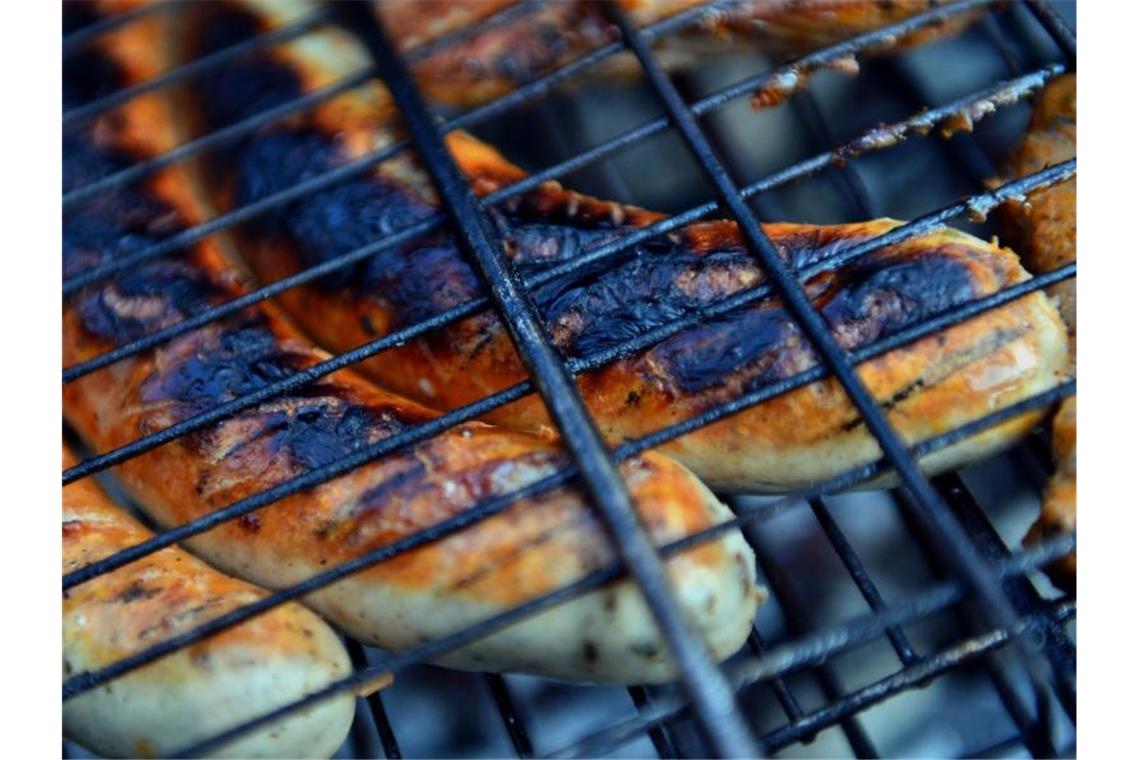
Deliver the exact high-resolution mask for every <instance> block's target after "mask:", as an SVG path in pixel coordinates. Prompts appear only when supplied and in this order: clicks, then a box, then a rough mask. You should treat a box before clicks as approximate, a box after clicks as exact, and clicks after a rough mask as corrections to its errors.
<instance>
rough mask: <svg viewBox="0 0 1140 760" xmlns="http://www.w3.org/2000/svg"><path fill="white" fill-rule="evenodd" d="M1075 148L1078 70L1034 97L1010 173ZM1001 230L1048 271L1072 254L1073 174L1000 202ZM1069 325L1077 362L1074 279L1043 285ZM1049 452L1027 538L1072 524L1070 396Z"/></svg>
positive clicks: (1070, 572)
mask: <svg viewBox="0 0 1140 760" xmlns="http://www.w3.org/2000/svg"><path fill="white" fill-rule="evenodd" d="M1076 155H1077V75H1076V74H1067V75H1065V76H1063V77H1058V78H1057V79H1055V80H1054V81H1053V82H1051V83H1050V84H1049V86H1048V87H1046V88H1045V89H1044V90H1043V91H1042V92H1041V95H1040V97H1039V98H1038V99H1037V105H1036V106H1035V107H1034V110H1033V117H1032V118H1031V119H1030V122H1029V130H1028V132H1027V133H1026V135H1025V139H1024V140H1023V141H1022V143H1021V145H1019V146H1018V148H1017V150H1016V152H1015V153H1014V155H1013V157H1012V159H1011V161H1010V165H1009V167H1008V172H1007V173H1008V175H1009V177H1010V178H1011V179H1016V178H1017V177H1024V176H1025V175H1027V174H1032V173H1033V172H1037V171H1040V170H1042V169H1044V168H1045V167H1047V166H1052V165H1053V164H1058V163H1061V162H1063V161H1068V160H1069V159H1072V158H1075V157H1076ZM1002 219H1003V221H1004V223H1005V227H1006V230H1007V234H1008V235H1009V236H1010V238H1011V239H1013V240H1014V241H1016V244H1017V245H1018V247H1019V249H1020V250H1021V252H1022V254H1021V255H1022V259H1023V260H1024V261H1025V266H1026V267H1027V268H1028V269H1029V270H1030V271H1032V272H1038V273H1042V272H1048V271H1050V270H1052V269H1056V268H1057V267H1061V266H1064V265H1065V264H1070V263H1072V262H1074V261H1076V260H1077V180H1076V179H1075V178H1074V179H1070V180H1067V181H1065V182H1062V183H1061V184H1059V185H1056V186H1055V187H1051V188H1048V189H1046V190H1043V191H1040V192H1037V193H1034V194H1033V195H1032V196H1030V198H1029V202H1028V203H1009V204H1006V205H1005V206H1003V207H1002ZM1049 293H1050V295H1051V296H1052V297H1053V298H1055V299H1056V300H1057V305H1058V306H1059V307H1060V310H1061V316H1062V317H1063V318H1064V320H1065V324H1066V326H1067V327H1068V329H1069V346H1070V351H1069V359H1070V365H1071V369H1073V370H1075V369H1076V348H1077V281H1076V279H1075V278H1070V279H1068V280H1063V281H1061V282H1059V283H1057V284H1056V285H1053V286H1052V287H1050V288H1049ZM1053 458H1054V462H1055V464H1056V471H1055V472H1054V474H1053V478H1052V480H1051V481H1050V482H1049V486H1048V487H1047V488H1046V489H1045V494H1044V505H1043V507H1042V509H1041V516H1040V517H1039V518H1038V519H1037V522H1036V523H1034V525H1033V527H1032V528H1030V530H1029V533H1028V535H1027V536H1026V541H1028V542H1031V543H1032V542H1034V541H1038V540H1040V539H1041V538H1043V537H1046V536H1053V535H1059V534H1062V533H1071V532H1072V531H1074V530H1076V527H1077V401H1076V399H1075V398H1073V399H1068V400H1066V401H1065V403H1064V404H1062V405H1061V409H1060V410H1059V411H1058V412H1057V416H1056V417H1055V418H1054V419H1053ZM1076 572H1077V555H1076V554H1075V553H1074V554H1072V555H1070V556H1068V557H1066V558H1064V559H1063V560H1061V561H1059V562H1057V563H1055V564H1054V565H1052V566H1051V567H1050V568H1049V577H1050V578H1051V579H1052V580H1053V582H1054V583H1055V584H1056V585H1057V586H1058V587H1059V588H1063V589H1065V590H1066V591H1075V590H1076V583H1077V579H1076Z"/></svg>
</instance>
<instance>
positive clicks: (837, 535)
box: [808, 498, 922, 665]
mask: <svg viewBox="0 0 1140 760" xmlns="http://www.w3.org/2000/svg"><path fill="white" fill-rule="evenodd" d="M808 505H809V506H810V507H811V511H812V514H814V515H815V519H816V520H817V521H818V522H819V525H820V527H821V528H823V532H824V534H825V535H826V536H827V540H828V541H829V542H831V546H832V548H834V549H835V553H836V554H837V555H838V556H839V559H840V561H841V562H842V563H843V567H844V568H846V570H847V573H848V574H849V575H850V576H851V580H852V581H854V582H855V585H856V587H858V589H859V593H860V594H862V596H863V599H865V600H866V602H867V606H869V607H870V608H871V609H872V610H873V611H874V612H882V611H883V610H885V609H886V607H887V604H886V602H885V601H884V600H883V595H882V594H880V593H879V589H878V587H877V586H875V582H874V581H872V580H871V576H870V574H869V573H868V572H867V568H865V567H864V566H863V563H862V562H861V561H860V560H859V555H858V554H856V553H855V547H853V546H851V542H850V541H848V540H847V537H846V536H845V535H843V531H841V530H840V529H839V525H838V524H837V523H836V522H835V518H834V517H832V516H831V512H830V511H828V509H827V505H826V504H824V503H823V500H822V499H818V498H816V499H809V500H808ZM887 638H888V639H890V641H891V646H892V647H894V650H895V653H896V654H898V656H899V660H901V661H902V663H903V665H913V664H914V663H915V662H917V661H918V660H920V659H922V658H921V657H919V655H918V653H917V652H915V651H914V647H913V646H911V643H910V641H909V640H908V639H907V636H906V634H905V633H903V631H902V629H901V628H898V627H897V626H896V627H891V628H888V629H887Z"/></svg>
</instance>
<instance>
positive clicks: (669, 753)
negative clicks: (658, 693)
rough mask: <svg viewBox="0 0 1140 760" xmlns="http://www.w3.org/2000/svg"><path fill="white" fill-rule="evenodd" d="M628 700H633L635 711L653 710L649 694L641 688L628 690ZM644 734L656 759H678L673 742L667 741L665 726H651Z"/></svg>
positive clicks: (634, 687)
mask: <svg viewBox="0 0 1140 760" xmlns="http://www.w3.org/2000/svg"><path fill="white" fill-rule="evenodd" d="M629 696H630V699H632V700H633V706H634V707H636V708H637V711H638V712H639V713H640V712H643V711H645V710H652V709H653V701H652V700H651V699H650V698H649V692H648V691H646V690H645V688H643V687H641V686H631V687H630V688H629ZM646 733H647V734H648V735H649V741H650V742H652V743H653V749H655V750H656V751H657V756H658V757H678V756H679V754H678V753H677V751H676V750H675V749H674V748H673V742H672V741H671V740H670V739H669V735H668V734H667V733H666V731H665V726H653V727H652V728H650V729H649V730H648V731H646Z"/></svg>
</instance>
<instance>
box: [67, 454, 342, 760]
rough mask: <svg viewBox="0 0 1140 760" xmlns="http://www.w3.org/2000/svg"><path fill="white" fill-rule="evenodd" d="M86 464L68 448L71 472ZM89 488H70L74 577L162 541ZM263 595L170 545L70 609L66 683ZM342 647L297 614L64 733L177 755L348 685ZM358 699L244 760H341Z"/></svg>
mask: <svg viewBox="0 0 1140 760" xmlns="http://www.w3.org/2000/svg"><path fill="white" fill-rule="evenodd" d="M74 464H75V457H74V456H73V455H72V454H71V453H70V452H69V451H68V450H67V449H66V448H65V449H64V454H63V466H64V467H70V466H72V465H74ZM150 535H151V534H150V532H149V531H147V530H146V529H145V528H143V526H141V525H140V524H139V523H138V522H136V521H135V520H134V519H133V518H131V517H130V516H129V515H128V514H127V513H126V512H125V511H124V510H123V509H122V508H120V507H118V506H116V505H115V504H113V503H112V502H111V501H110V499H108V498H107V496H106V494H104V493H103V491H102V490H100V488H99V487H98V486H97V485H95V484H94V483H93V482H92V481H90V480H83V481H79V482H76V483H72V484H71V485H68V486H66V487H64V489H63V572H64V573H67V572H69V571H71V570H75V569H77V568H80V567H82V566H84V565H86V564H88V563H90V562H93V561H95V560H98V559H101V558H103V557H106V556H108V555H110V554H113V553H115V552H116V551H118V550H120V549H125V548H127V547H129V546H133V545H134V544H137V543H139V542H141V541H144V540H146V539H147V538H149V537H150ZM264 596H265V592H264V591H262V590H260V589H257V588H255V587H253V586H250V585H249V584H247V583H244V582H242V581H239V580H237V579H235V578H230V577H228V576H226V575H222V574H221V573H219V572H218V571H216V570H214V569H212V568H210V567H208V566H206V565H205V564H204V563H202V562H201V561H200V560H198V559H195V558H194V557H192V556H191V555H189V554H187V553H186V552H184V551H182V550H181V549H178V548H175V547H170V548H167V549H164V550H162V551H160V552H157V553H155V554H153V555H151V556H149V557H146V558H144V559H142V560H140V561H138V562H136V563H133V564H131V565H128V566H126V567H122V568H119V569H118V570H115V571H114V572H111V573H108V574H106V575H103V576H100V577H98V578H96V579H94V580H92V581H91V582H89V583H86V584H84V585H82V586H79V587H77V588H75V589H73V590H71V591H70V592H68V593H67V594H65V595H64V598H63V672H64V675H65V676H70V675H72V674H73V673H78V672H82V671H85V670H92V669H96V668H99V667H102V666H104V665H109V664H111V663H112V662H115V661H116V660H119V659H122V658H123V657H127V656H129V655H131V654H134V653H136V652H139V651H141V650H143V649H146V648H147V647H149V646H151V645H152V644H156V643H158V642H160V641H163V640H164V639H168V638H170V637H172V636H176V635H178V634H180V633H182V632H184V631H187V630H190V629H191V628H194V627H195V626H197V625H199V624H201V623H204V622H206V621H208V620H210V619H212V618H215V617H217V616H218V615H221V614H224V613H226V612H229V611H230V610H233V609H235V608H238V607H241V606H242V605H245V604H249V603H251V602H254V601H256V600H258V599H260V598H262V597H264ZM350 670H351V666H350V665H349V661H348V655H347V653H346V652H345V651H344V647H343V646H341V643H340V640H339V639H337V637H336V634H334V633H333V631H332V629H330V628H329V627H328V626H327V625H326V624H325V623H324V622H323V621H322V620H321V619H320V618H319V617H317V616H316V615H315V614H313V613H312V612H310V611H309V610H307V609H305V608H304V607H302V606H301V605H299V604H287V605H284V606H281V607H278V608H277V609H275V610H273V611H271V612H268V613H266V614H264V615H260V616H258V617H256V618H252V619H251V620H249V621H247V622H245V623H243V624H241V625H239V626H237V627H235V628H231V629H229V630H227V631H225V632H223V633H220V634H218V635H217V636H214V637H211V638H209V639H206V640H204V641H202V642H200V643H198V644H195V645H194V646H192V647H189V648H187V649H183V650H180V651H178V652H176V653H174V654H172V655H170V656H168V657H165V658H163V659H161V660H158V661H156V662H154V663H152V664H150V665H147V666H145V667H143V668H140V669H139V670H136V671H134V672H133V673H130V674H128V675H126V676H124V677H122V678H120V679H118V680H115V681H112V682H111V683H109V684H107V685H106V686H105V687H102V688H99V689H96V690H94V691H91V692H88V693H86V694H82V695H80V696H78V697H76V698H74V699H72V700H69V701H68V702H65V703H64V706H63V726H64V733H65V734H66V735H67V736H68V737H70V738H72V739H73V740H75V741H77V742H79V743H80V744H83V745H84V746H86V747H89V748H90V749H92V750H94V751H96V752H99V753H100V754H102V755H105V756H110V757H156V756H165V755H168V754H169V753H170V752H172V751H174V750H176V749H177V748H179V747H184V746H186V745H188V744H191V743H193V742H195V741H199V740H201V739H205V738H206V737H209V736H212V735H214V734H216V733H218V732H219V731H222V730H225V729H227V728H230V727H231V726H234V725H237V724H239V723H241V722H243V721H245V720H249V719H251V718H254V717H257V716H258V715H262V714H264V713H266V712H268V711H269V710H271V709H273V708H276V707H280V706H281V705H284V704H288V703H289V702H292V701H294V700H296V699H299V698H301V697H303V696H305V695H306V694H308V693H310V692H313V691H316V690H317V689H319V688H321V687H323V686H327V685H328V684H329V683H331V682H332V681H335V680H337V679H339V678H343V677H345V676H346V675H348V673H349V672H350ZM353 702H354V698H353V696H352V695H351V694H346V695H344V696H341V697H337V698H334V699H330V700H328V701H326V702H322V703H321V704H320V705H318V706H316V707H314V708H312V709H309V710H307V711H305V712H301V713H297V714H295V715H293V716H291V717H289V718H286V719H284V720H282V721H280V722H279V723H277V724H275V725H273V726H270V727H268V728H264V729H261V730H259V731H256V732H254V733H251V734H249V735H248V736H246V737H244V738H242V739H239V740H237V741H235V742H233V743H232V744H230V745H229V746H227V747H224V748H223V749H222V750H221V752H222V753H223V754H224V755H225V756H232V757H329V756H331V755H332V753H333V752H335V751H336V749H337V748H338V747H339V746H340V745H341V743H342V742H343V741H344V738H345V736H346V735H347V734H348V727H349V725H351V723H352V718H353Z"/></svg>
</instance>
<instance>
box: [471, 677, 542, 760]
mask: <svg viewBox="0 0 1140 760" xmlns="http://www.w3.org/2000/svg"><path fill="white" fill-rule="evenodd" d="M483 680H484V681H486V683H487V688H488V689H489V690H490V692H491V696H492V698H494V700H495V707H497V708H498V710H499V716H500V717H501V718H502V719H503V727H504V728H506V729H507V736H509V737H510V739H511V745H512V746H513V747H514V748H515V754H516V755H518V756H519V757H534V746H533V745H532V744H531V741H530V737H529V736H528V735H527V732H526V726H525V725H524V724H523V722H522V719H520V718H519V716H518V712H517V711H516V710H515V703H514V700H513V699H511V693H510V691H508V690H507V684H506V681H504V680H503V677H502V676H501V675H499V674H498V673H486V674H484V676H483Z"/></svg>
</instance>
